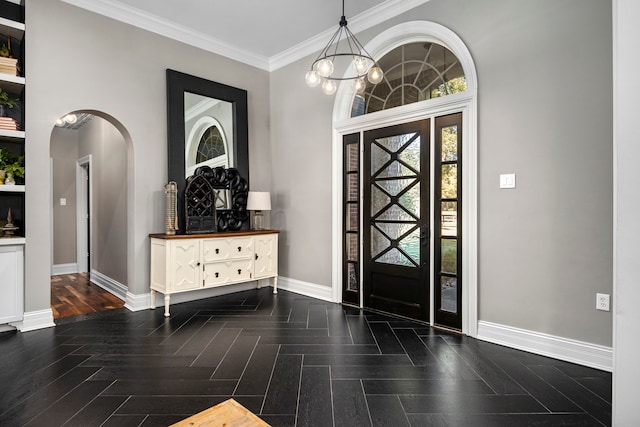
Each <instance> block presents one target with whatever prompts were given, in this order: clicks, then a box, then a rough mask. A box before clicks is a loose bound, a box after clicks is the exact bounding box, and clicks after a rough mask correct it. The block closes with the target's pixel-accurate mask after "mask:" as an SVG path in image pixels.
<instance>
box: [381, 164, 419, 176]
mask: <svg viewBox="0 0 640 427" xmlns="http://www.w3.org/2000/svg"><path fill="white" fill-rule="evenodd" d="M415 175H416V173H415V172H414V171H412V170H411V169H409V168H408V167H406V166H405V165H403V164H402V163H400V162H398V161H394V162H392V163H391V164H390V165H389V166H387V167H386V168H385V169H383V170H382V172H380V174H379V175H378V176H376V178H393V177H401V176H415Z"/></svg>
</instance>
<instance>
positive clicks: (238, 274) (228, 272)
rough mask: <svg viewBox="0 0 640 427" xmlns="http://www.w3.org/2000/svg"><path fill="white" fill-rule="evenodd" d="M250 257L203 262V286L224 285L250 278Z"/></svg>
mask: <svg viewBox="0 0 640 427" xmlns="http://www.w3.org/2000/svg"><path fill="white" fill-rule="evenodd" d="M252 265H253V263H252V262H251V259H246V260H240V261H228V262H214V263H209V264H205V266H204V271H203V283H204V286H217V285H225V284H227V283H234V282H244V281H248V280H251V279H252V276H253V274H252V269H251V267H252Z"/></svg>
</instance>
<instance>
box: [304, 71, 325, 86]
mask: <svg viewBox="0 0 640 427" xmlns="http://www.w3.org/2000/svg"><path fill="white" fill-rule="evenodd" d="M304 79H305V81H306V82H307V85H308V86H309V87H316V86H318V85H319V84H320V82H321V81H322V79H321V78H320V76H319V75H318V73H317V72H316V71H315V70H310V71H307V74H306V75H305V76H304Z"/></svg>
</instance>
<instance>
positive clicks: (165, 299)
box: [164, 295, 171, 317]
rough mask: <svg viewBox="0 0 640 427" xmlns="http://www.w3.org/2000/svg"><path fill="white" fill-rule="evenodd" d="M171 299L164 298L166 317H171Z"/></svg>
mask: <svg viewBox="0 0 640 427" xmlns="http://www.w3.org/2000/svg"><path fill="white" fill-rule="evenodd" d="M170 298H171V297H170V296H169V295H165V296H164V317H169V316H170V314H169V299H170Z"/></svg>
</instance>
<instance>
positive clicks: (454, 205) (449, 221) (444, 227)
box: [440, 202, 458, 237]
mask: <svg viewBox="0 0 640 427" xmlns="http://www.w3.org/2000/svg"><path fill="white" fill-rule="evenodd" d="M441 206H442V210H441V211H440V227H441V228H440V232H441V233H442V235H443V236H450V237H456V236H457V235H458V202H441Z"/></svg>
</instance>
